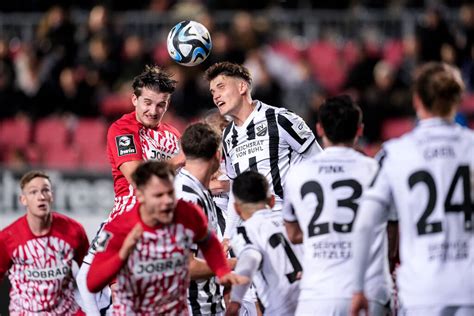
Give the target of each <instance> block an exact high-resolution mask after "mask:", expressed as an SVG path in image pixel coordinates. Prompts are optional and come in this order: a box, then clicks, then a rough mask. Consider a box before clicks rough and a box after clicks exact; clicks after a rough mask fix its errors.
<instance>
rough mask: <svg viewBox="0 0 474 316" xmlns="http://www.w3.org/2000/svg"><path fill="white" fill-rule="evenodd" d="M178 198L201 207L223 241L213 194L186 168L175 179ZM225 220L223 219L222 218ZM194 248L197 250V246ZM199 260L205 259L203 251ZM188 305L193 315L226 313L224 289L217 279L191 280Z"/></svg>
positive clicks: (213, 229)
mask: <svg viewBox="0 0 474 316" xmlns="http://www.w3.org/2000/svg"><path fill="white" fill-rule="evenodd" d="M175 190H176V196H177V198H179V199H183V200H185V201H188V202H191V203H194V204H197V205H199V206H200V207H201V208H202V209H203V211H204V212H205V213H206V216H207V218H208V221H209V229H210V230H212V231H213V232H214V233H216V235H217V237H218V238H219V240H222V233H223V230H224V228H225V227H222V228H221V227H220V226H219V217H222V214H220V215H219V212H221V211H220V210H219V209H218V208H217V207H216V205H215V203H214V201H213V200H212V195H211V192H210V191H209V190H208V189H206V188H205V187H204V186H203V185H202V183H201V182H199V180H198V179H196V178H195V177H194V176H193V175H192V174H190V173H189V172H188V171H187V170H186V167H183V168H181V170H180V172H179V173H178V175H177V176H176V179H175ZM222 219H223V217H222ZM193 248H194V249H195V250H197V246H196V245H194V246H193ZM197 257H198V258H204V256H203V254H202V252H201V251H199V252H198V254H197ZM188 304H189V306H190V310H191V311H192V313H193V315H210V314H216V313H220V312H223V311H224V297H223V287H221V286H220V285H219V284H218V283H217V280H216V278H215V277H212V278H210V279H207V280H201V281H194V280H191V282H190V285H189V290H188Z"/></svg>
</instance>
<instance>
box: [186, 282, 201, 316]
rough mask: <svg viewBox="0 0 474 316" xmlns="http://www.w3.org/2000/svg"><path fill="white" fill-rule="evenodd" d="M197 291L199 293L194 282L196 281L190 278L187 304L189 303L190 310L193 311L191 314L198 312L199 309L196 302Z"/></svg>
mask: <svg viewBox="0 0 474 316" xmlns="http://www.w3.org/2000/svg"><path fill="white" fill-rule="evenodd" d="M198 293H199V288H198V285H197V283H196V281H193V280H191V282H189V294H188V299H189V304H190V305H191V310H192V311H193V314H194V313H195V312H198V313H200V312H201V311H200V310H199V309H200V306H199V302H198Z"/></svg>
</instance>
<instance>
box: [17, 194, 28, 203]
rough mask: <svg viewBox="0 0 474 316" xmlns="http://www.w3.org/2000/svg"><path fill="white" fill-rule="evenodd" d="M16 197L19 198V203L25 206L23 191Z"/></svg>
mask: <svg viewBox="0 0 474 316" xmlns="http://www.w3.org/2000/svg"><path fill="white" fill-rule="evenodd" d="M18 199H19V200H20V203H21V205H23V206H26V196H25V195H24V194H23V193H21V195H20V197H19V198H18Z"/></svg>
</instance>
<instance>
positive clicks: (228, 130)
mask: <svg viewBox="0 0 474 316" xmlns="http://www.w3.org/2000/svg"><path fill="white" fill-rule="evenodd" d="M232 125H234V124H233V123H230V124H229V125H227V127H226V128H225V129H224V133H223V134H222V143H223V144H224V146H223V148H222V149H223V151H224V153H227V152H229V148H227V143H226V141H225V140H226V138H227V135H229V133H230V130H231V129H232ZM224 157H225V156H224Z"/></svg>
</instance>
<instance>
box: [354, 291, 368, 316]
mask: <svg viewBox="0 0 474 316" xmlns="http://www.w3.org/2000/svg"><path fill="white" fill-rule="evenodd" d="M361 311H363V312H364V314H363V315H365V316H369V302H367V299H366V298H365V295H364V293H363V292H357V293H354V295H353V296H352V303H351V316H359V315H360V314H359V313H360V312H361Z"/></svg>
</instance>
